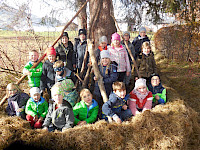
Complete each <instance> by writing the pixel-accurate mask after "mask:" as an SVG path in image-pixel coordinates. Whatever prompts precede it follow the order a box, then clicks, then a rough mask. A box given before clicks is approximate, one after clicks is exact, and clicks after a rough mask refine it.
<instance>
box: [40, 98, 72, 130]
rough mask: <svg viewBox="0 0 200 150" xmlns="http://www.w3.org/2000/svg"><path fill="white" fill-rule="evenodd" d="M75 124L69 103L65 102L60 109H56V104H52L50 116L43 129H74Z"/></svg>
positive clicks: (49, 111)
mask: <svg viewBox="0 0 200 150" xmlns="http://www.w3.org/2000/svg"><path fill="white" fill-rule="evenodd" d="M73 124H74V114H73V110H72V106H71V105H70V104H69V102H67V101H65V100H63V103H62V105H61V106H60V107H58V108H57V109H56V103H50V105H49V109H48V114H47V116H46V118H45V120H44V123H43V127H48V128H50V127H53V126H55V127H56V128H58V129H61V130H62V129H68V128H72V127H73Z"/></svg>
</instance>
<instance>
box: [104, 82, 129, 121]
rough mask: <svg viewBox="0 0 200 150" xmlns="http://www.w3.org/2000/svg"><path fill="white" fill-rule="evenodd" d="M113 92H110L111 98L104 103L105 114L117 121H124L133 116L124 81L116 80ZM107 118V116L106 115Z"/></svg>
mask: <svg viewBox="0 0 200 150" xmlns="http://www.w3.org/2000/svg"><path fill="white" fill-rule="evenodd" d="M112 87H113V93H111V94H110V96H109V100H108V101H107V102H106V103H104V104H103V107H102V111H103V115H104V114H105V115H106V116H109V117H111V118H112V119H113V120H114V121H115V122H117V123H121V122H122V121H124V120H126V119H128V118H130V117H131V116H132V113H131V110H130V109H128V107H127V105H126V99H125V97H126V87H125V84H124V83H123V82H118V81H116V82H114V83H113V85H112ZM105 119H106V120H107V117H105Z"/></svg>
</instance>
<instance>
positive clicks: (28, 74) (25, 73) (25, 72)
mask: <svg viewBox="0 0 200 150" xmlns="http://www.w3.org/2000/svg"><path fill="white" fill-rule="evenodd" d="M31 74H32V73H31V72H30V71H28V70H25V71H24V75H27V76H31Z"/></svg>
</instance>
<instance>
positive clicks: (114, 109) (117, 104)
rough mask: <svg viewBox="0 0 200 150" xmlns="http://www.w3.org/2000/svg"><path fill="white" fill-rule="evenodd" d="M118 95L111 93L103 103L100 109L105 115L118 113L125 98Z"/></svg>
mask: <svg viewBox="0 0 200 150" xmlns="http://www.w3.org/2000/svg"><path fill="white" fill-rule="evenodd" d="M126 98H127V97H125V98H124V99H122V98H120V97H118V96H117V95H116V94H115V93H111V94H110V96H109V100H108V101H107V102H105V103H104V104H103V107H102V111H103V114H105V115H106V116H110V117H112V116H113V115H115V114H117V115H118V114H120V113H121V111H122V106H123V105H125V103H126V101H127V99H126Z"/></svg>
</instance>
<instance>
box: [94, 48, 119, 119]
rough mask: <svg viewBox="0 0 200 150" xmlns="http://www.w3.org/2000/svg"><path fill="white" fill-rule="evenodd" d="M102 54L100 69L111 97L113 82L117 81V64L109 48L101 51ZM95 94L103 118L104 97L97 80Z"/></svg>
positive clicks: (107, 92)
mask: <svg viewBox="0 0 200 150" xmlns="http://www.w3.org/2000/svg"><path fill="white" fill-rule="evenodd" d="M100 55H101V60H100V65H99V71H100V73H101V75H102V76H103V82H104V86H105V90H106V94H107V96H108V97H109V95H110V93H111V91H112V84H113V82H115V81H117V66H116V65H114V64H112V63H111V60H110V55H109V52H108V51H107V50H103V51H101V52H100ZM94 80H95V81H96V80H97V78H96V77H94ZM94 95H95V98H96V100H98V104H99V118H101V112H102V111H101V108H102V105H103V99H102V97H101V93H100V90H99V86H98V82H96V84H95V88H94Z"/></svg>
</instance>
